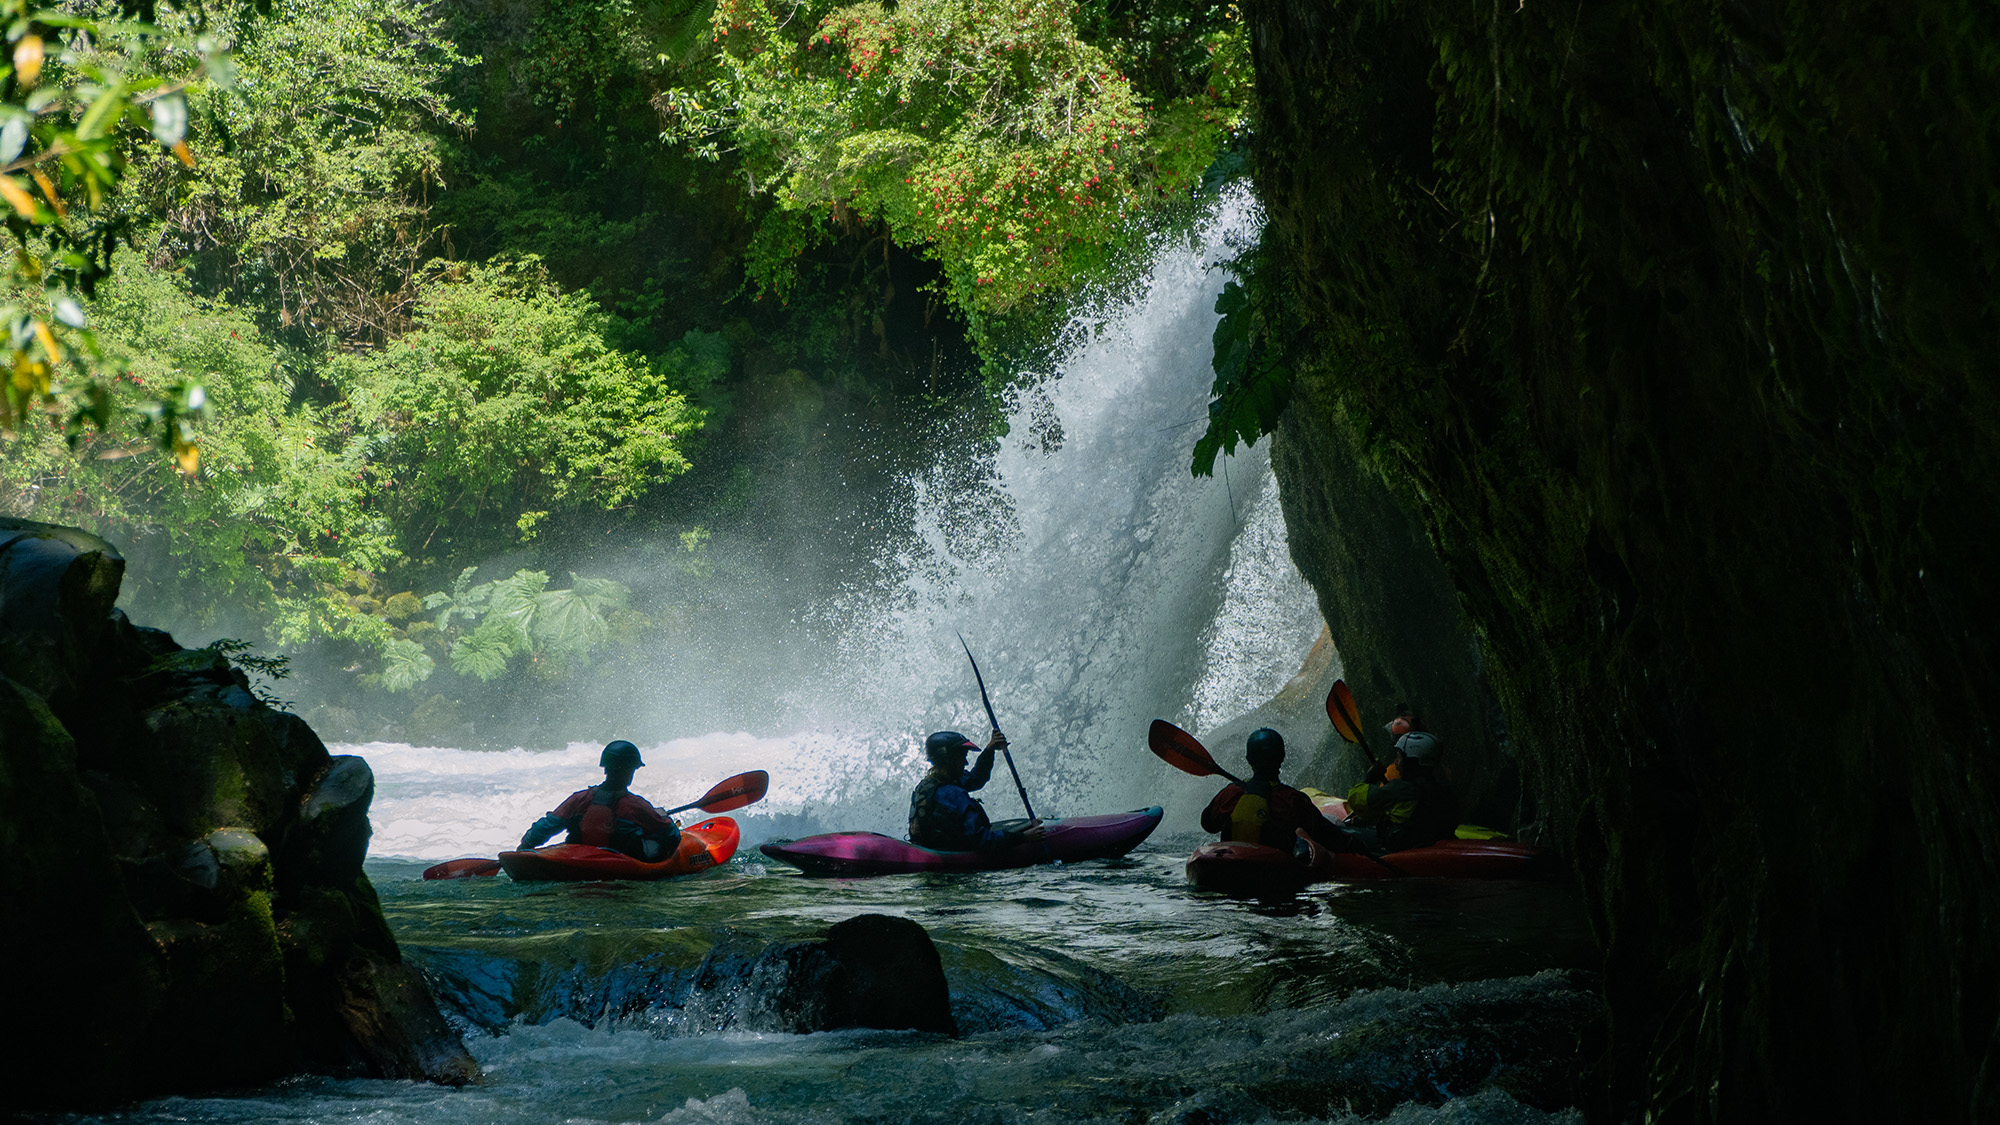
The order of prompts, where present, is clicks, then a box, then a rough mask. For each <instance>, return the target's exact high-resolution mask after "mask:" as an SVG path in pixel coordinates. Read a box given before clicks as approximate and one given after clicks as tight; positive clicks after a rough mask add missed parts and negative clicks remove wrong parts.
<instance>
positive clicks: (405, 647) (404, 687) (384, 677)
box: [381, 637, 437, 692]
mask: <svg viewBox="0 0 2000 1125" xmlns="http://www.w3.org/2000/svg"><path fill="white" fill-rule="evenodd" d="M381 652H382V672H381V683H382V690H384V691H392V692H394V691H408V690H410V689H411V688H413V687H416V686H417V685H418V684H420V683H422V682H424V681H425V680H427V679H429V678H430V675H431V669H433V668H435V667H436V666H437V665H436V663H435V662H433V661H432V660H431V657H430V654H429V653H427V652H425V651H424V646H422V645H420V644H418V643H417V642H415V641H413V640H410V639H409V638H407V637H392V638H390V639H389V640H387V641H384V642H383V643H382V649H381Z"/></svg>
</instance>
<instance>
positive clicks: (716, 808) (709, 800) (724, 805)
mask: <svg viewBox="0 0 2000 1125" xmlns="http://www.w3.org/2000/svg"><path fill="white" fill-rule="evenodd" d="M770 787H771V775H770V774H768V773H765V772H764V771H763V770H751V771H750V772H749V773H739V774H737V775H736V776H735V777H732V778H729V779H728V780H726V781H719V782H717V783H716V785H715V788H713V789H711V790H709V791H708V792H707V793H705V794H703V795H702V798H701V800H700V801H699V802H698V803H697V805H696V807H697V808H699V809H701V811H703V812H728V811H729V810H730V809H740V808H742V807H743V806H745V805H754V804H756V803H757V802H759V801H761V800H763V799H764V791H765V790H767V789H769V788H770Z"/></svg>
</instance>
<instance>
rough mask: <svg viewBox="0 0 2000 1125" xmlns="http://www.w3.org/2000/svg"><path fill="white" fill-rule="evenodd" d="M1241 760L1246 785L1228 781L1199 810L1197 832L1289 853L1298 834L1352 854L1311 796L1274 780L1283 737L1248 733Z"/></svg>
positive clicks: (1265, 730) (1268, 730) (1281, 759)
mask: <svg viewBox="0 0 2000 1125" xmlns="http://www.w3.org/2000/svg"><path fill="white" fill-rule="evenodd" d="M1243 756H1244V757H1245V758H1246V759H1248V760H1249V762H1250V780H1248V781H1245V782H1231V783H1230V784H1229V785H1228V786H1227V787H1225V788H1224V789H1223V790H1222V792H1220V793H1217V794H1216V795H1215V799H1214V800H1212V801H1210V802H1209V803H1208V807H1207V808H1205V809H1203V810H1201V827H1202V831H1204V832H1216V833H1220V834H1221V836H1222V839H1223V840H1225V841H1233V842H1235V843H1239V844H1262V845H1264V846H1265V847H1268V848H1281V849H1283V850H1285V851H1288V852H1289V851H1291V850H1293V846H1294V845H1295V844H1296V843H1297V842H1298V833H1299V830H1300V829H1304V830H1305V833H1306V835H1308V836H1311V837H1312V838H1313V839H1315V840H1317V841H1319V842H1320V843H1321V844H1323V845H1325V846H1326V847H1329V848H1332V849H1333V850H1335V851H1343V852H1351V851H1353V850H1354V849H1355V845H1354V843H1353V842H1352V841H1350V840H1348V839H1347V837H1346V836H1344V835H1343V834H1342V833H1341V831H1340V829H1339V828H1338V827H1337V826H1336V825H1335V824H1334V823H1333V822H1332V821H1330V820H1328V819H1327V818H1326V814H1324V813H1322V812H1320V811H1319V806H1318V805H1315V804H1313V801H1312V798H1311V797H1308V796H1306V795H1305V794H1304V793H1301V792H1299V791H1298V790H1296V789H1294V788H1292V787H1291V786H1289V785H1286V784H1284V783H1283V782H1281V781H1279V780H1278V770H1279V767H1281V766H1283V765H1284V763H1285V736H1284V735H1281V734H1279V733H1278V732H1277V731H1274V730H1272V729H1271V728H1270V727H1260V728H1258V729H1257V730H1254V731H1251V732H1250V737H1249V739H1247V740H1246V741H1245V742H1244V744H1243Z"/></svg>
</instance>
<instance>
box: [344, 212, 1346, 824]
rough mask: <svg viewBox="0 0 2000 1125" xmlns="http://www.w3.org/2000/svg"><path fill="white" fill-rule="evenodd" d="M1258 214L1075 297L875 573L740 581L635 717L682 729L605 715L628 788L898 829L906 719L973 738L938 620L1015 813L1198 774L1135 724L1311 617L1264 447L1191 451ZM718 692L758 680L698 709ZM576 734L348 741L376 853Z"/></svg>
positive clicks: (1243, 703)
mask: <svg viewBox="0 0 2000 1125" xmlns="http://www.w3.org/2000/svg"><path fill="white" fill-rule="evenodd" d="M1260 222H1261V216H1260V214H1259V213H1258V211H1257V208H1256V205H1255V203H1254V201H1253V200H1252V199H1251V198H1250V196H1249V193H1248V192H1247V191H1244V190H1240V189H1239V190H1235V191H1232V192H1230V193H1228V194H1226V195H1225V196H1224V197H1223V198H1222V199H1221V200H1220V201H1219V202H1218V203H1217V205H1216V206H1215V208H1214V210H1213V213H1212V215H1211V216H1210V217H1209V218H1208V220H1207V221H1206V222H1205V223H1203V224H1201V225H1200V227H1199V228H1198V229H1197V230H1196V232H1195V233H1194V235H1193V237H1191V238H1189V237H1185V236H1184V237H1183V238H1182V239H1181V240H1180V241H1179V242H1178V243H1176V244H1163V245H1160V246H1157V247H1155V248H1154V252H1153V265H1152V268H1151V270H1150V273H1149V276H1148V278H1147V279H1146V281H1145V282H1144V283H1143V284H1142V285H1139V286H1138V287H1137V289H1136V292H1134V293H1133V294H1130V295H1127V296H1125V297H1123V298H1122V299H1119V300H1117V301H1106V302H1102V303H1099V304H1097V305H1095V306H1093V307H1087V308H1085V309H1083V310H1082V311H1080V312H1079V313H1078V314H1077V315H1076V317H1075V319H1074V320H1073V322H1072V324H1071V329H1070V335H1069V346H1068V347H1067V348H1066V349H1064V351H1063V353H1062V359H1061V361H1060V362H1059V363H1058V364H1057V367H1056V370H1054V371H1052V372H1049V373H1047V374H1046V375H1045V376H1044V377H1042V378H1039V379H1035V380H1027V381H1024V382H1023V384H1022V388H1021V389H1020V390H1019V391H1017V392H1016V393H1015V395H1014V397H1013V399H1012V401H1011V403H1010V408H1009V411H1008V417H1007V432H1006V434H1005V436H1003V437H1000V438H998V439H997V440H989V441H985V442H983V443H982V442H968V443H963V444H960V443H944V444H943V445H941V447H940V448H939V449H938V451H937V456H936V459H935V461H934V462H933V463H932V464H931V465H930V466H929V468H928V469H926V470H925V471H923V472H920V473H918V474H915V475H914V476H913V477H911V478H910V479H908V480H907V481H906V482H905V486H906V495H905V500H906V504H905V505H904V510H903V511H902V512H901V513H900V514H901V515H902V517H903V518H901V519H898V520H895V521H886V522H887V523H888V524H889V525H890V526H889V530H888V531H887V533H886V537H885V539H884V540H883V541H882V542H881V543H880V544H879V546H878V547H877V548H876V549H875V551H874V553H873V564H872V566H871V568H870V570H871V573H869V574H866V575H863V576H859V577H854V576H850V577H848V578H847V579H846V580H844V581H842V582H840V583H838V584H837V585H835V586H833V587H832V588H830V589H826V590H822V591H814V592H812V593H811V594H810V595H808V596H807V597H806V598H805V600H804V602H803V605H804V610H803V611H801V610H800V609H799V604H800V603H797V602H789V603H784V604H782V605H778V606H777V608H773V606H774V604H775V603H774V602H773V596H772V595H771V594H770V592H769V591H768V590H765V589H760V588H757V587H755V585H754V584H746V586H745V588H744V589H743V590H742V591H741V593H740V595H739V596H737V597H735V598H734V599H732V600H731V602H730V603H729V604H731V605H734V606H738V607H740V610H741V613H742V614H743V615H744V620H745V621H746V622H755V624H754V625H749V624H746V625H744V626H743V627H741V628H739V629H736V630H734V632H736V633H741V634H746V635H750V636H753V637H755V638H756V639H757V641H758V647H757V648H756V649H754V650H751V649H747V648H745V649H733V650H731V651H729V652H718V651H713V650H704V651H701V652H699V653H696V654H692V655H690V656H688V657H686V658H685V659H681V660H679V661H677V662H675V663H674V665H673V666H672V667H671V668H668V667H664V666H663V667H662V668H661V670H660V672H659V675H658V677H657V678H656V679H655V680H654V681H652V682H651V683H649V685H648V690H651V691H653V692H654V693H656V694H657V696H658V697H659V699H660V700H661V702H660V704H659V705H658V707H659V710H658V721H657V725H658V726H659V727H662V728H666V729H668V730H672V729H676V728H678V729H679V730H681V731H683V732H685V733H682V734H681V735H680V736H678V737H674V736H669V737H666V738H655V739H653V740H650V741H649V740H648V739H647V738H646V737H645V736H644V733H643V732H635V733H633V734H631V735H629V737H632V738H633V739H634V741H637V742H639V744H640V745H641V746H642V747H643V748H644V750H645V755H646V759H647V764H648V768H647V770H646V771H644V772H642V773H641V774H640V775H639V779H638V782H637V783H636V784H635V788H636V789H638V790H639V791H640V792H642V793H645V794H646V795H647V796H649V797H651V798H653V799H654V800H656V801H658V802H660V803H662V804H669V803H679V802H681V801H685V800H690V799H692V798H693V797H694V796H697V795H699V794H700V792H701V791H702V790H703V789H705V788H706V787H707V786H708V785H709V784H711V783H712V782H714V781H716V780H719V779H720V778H721V777H723V776H725V775H726V774H728V773H732V772H735V771H738V770H742V769H752V768H764V769H768V770H770V771H771V775H772V787H771V794H770V797H769V798H768V799H767V802H766V804H765V805H764V806H761V808H762V809H764V810H766V812H767V814H769V813H777V814H788V815H790V816H792V817H793V818H794V822H793V827H794V829H796V828H797V827H798V826H800V825H803V826H804V827H806V828H812V829H832V828H865V829H874V830H878V831H886V832H894V833H897V834H900V831H901V827H902V821H903V819H904V814H905V801H906V795H907V793H908V790H909V788H910V787H911V786H912V785H913V784H914V783H915V781H916V779H917V778H918V777H919V776H920V775H921V774H922V772H923V768H924V767H923V764H922V759H921V754H920V749H919V747H920V744H921V742H922V739H923V737H924V735H925V734H926V733H927V732H929V731H932V730H938V729H947V728H950V729H957V730H960V731H963V732H965V733H966V734H968V735H971V736H973V737H974V738H978V739H980V740H981V741H983V740H984V735H985V732H986V729H987V725H988V724H987V720H986V716H985V713H984V711H983V709H982V707H981V705H980V700H979V694H978V690H977V688H976V687H975V686H974V683H973V678H972V674H971V672H970V670H969V669H968V667H967V663H966V658H965V652H964V650H963V649H961V648H960V645H959V640H958V634H960V633H963V635H964V637H965V640H966V641H967V643H969V644H970V645H971V647H972V651H973V653H974V654H975V655H976V656H977V657H978V659H979V664H980V668H981V670H982V671H983V672H984V674H985V677H986V683H987V687H988V688H989V690H990V691H991V693H992V697H993V705H994V708H995V710H996V712H997V714H998V717H999V719H1000V722H1001V724H1002V726H1003V728H1004V729H1005V730H1006V731H1007V733H1008V736H1009V738H1010V739H1011V741H1012V743H1013V746H1014V757H1015V760H1016V761H1017V763H1018V764H1019V766H1020V769H1021V773H1022V778H1023V780H1024V782H1026V784H1027V786H1028V789H1029V793H1030V796H1031V797H1032V798H1033V800H1034V802H1035V811H1036V812H1038V813H1040V814H1041V815H1043V816H1061V815H1080V814H1084V813H1089V812H1103V811H1113V810H1117V809H1124V808H1130V807H1135V806H1138V805H1144V804H1151V803H1169V802H1167V801H1166V800H1165V798H1164V796H1163V795H1165V794H1173V795H1176V796H1178V797H1181V798H1185V797H1186V796H1187V795H1188V794H1191V793H1192V792H1194V791H1195V789H1201V788H1204V783H1195V782H1192V780H1191V779H1187V778H1185V777H1180V776H1178V775H1171V772H1170V771H1168V770H1167V768H1166V767H1165V766H1163V765H1161V764H1160V763H1159V762H1157V761H1156V760H1154V759H1153V758H1152V757H1151V756H1150V754H1148V752H1147V751H1146V749H1145V730H1146V726H1147V723H1148V722H1149V721H1150V720H1152V719H1154V718H1168V719H1172V720H1174V721H1177V722H1180V723H1182V724H1183V725H1188V726H1191V727H1194V728H1196V729H1200V728H1203V727H1206V726H1209V725H1212V724H1214V723H1218V722H1221V721H1224V720H1226V719H1228V718H1230V717H1232V716H1234V715H1236V714H1240V713H1241V712H1243V711H1246V710H1248V709H1250V708H1251V707H1254V706H1256V705H1257V704H1259V703H1261V702H1263V701H1264V700H1265V699H1268V698H1269V697H1270V696H1271V695H1272V694H1274V693H1275V692H1276V691H1277V690H1278V688H1280V687H1281V686H1283V685H1284V683H1285V682H1286V680H1287V679H1288V678H1289V677H1290V676H1291V675H1292V674H1293V673H1294V672H1295V671H1297V670H1298V667H1299V664H1300V662H1301V660H1302V659H1303V658H1304V656H1305V654H1306V652H1307V650H1308V649H1309V648H1310V646H1311V643H1312V641H1313V639H1314V637H1315V635H1316V634H1317V633H1318V631H1319V615H1318V610H1317V607H1316V605H1315V603H1314V600H1313V596H1312V593H1311V591H1310V589H1309V588H1308V587H1307V586H1306V585H1305V583H1304V581H1303V579H1301V578H1300V576H1299V575H1298V573H1297V571H1296V570H1295V569H1294V568H1293V567H1292V564H1291V561H1290V558H1289V556H1288V555H1287V553H1286V549H1285V539H1284V528H1283V521H1282V518H1281V516H1280V514H1279V510H1278V503H1277V495H1276V486H1275V482H1274V481H1273V479H1272V476H1271V471H1270V466H1269V462H1268V456H1267V446H1266V445H1265V444H1259V445H1258V446H1255V447H1252V448H1250V449H1247V450H1241V449H1240V450H1239V451H1238V452H1237V454H1236V455H1235V456H1233V457H1230V458H1226V459H1224V460H1223V461H1222V462H1220V463H1219V464H1218V466H1217V472H1216V475H1215V476H1213V477H1210V478H1195V477H1193V476H1191V475H1190V474H1189V472H1188V460H1189V453H1190V450H1191V447H1192V446H1193V443H1194V440H1195V438H1196V437H1197V436H1198V435H1199V433H1200V426H1201V425H1202V423H1203V422H1204V421H1205V419H1206V417H1207V402H1208V392H1209V387H1210V384H1211V382H1212V379H1213V375H1212V374H1211V372H1210V370H1209V365H1208V359H1209V354H1210V342H1209V341H1210V335H1211V334H1212V332H1213V330H1214V327H1215V322H1216V314H1215V313H1214V312H1213V306H1214V302H1215V297H1216V294H1217V293H1218V292H1220V290H1221V287H1222V284H1223V282H1224V281H1225V280H1226V278H1225V271H1224V270H1223V269H1222V268H1221V263H1223V262H1226V261H1227V260H1228V259H1229V258H1230V257H1231V256H1233V254H1234V252H1235V248H1236V247H1240V246H1241V245H1242V244H1243V242H1244V241H1245V240H1247V239H1249V238H1251V237H1253V236H1254V234H1255V232H1256V229H1257V227H1258V225H1259V223H1260ZM800 507H801V508H802V509H809V508H810V505H809V504H801V505H800ZM801 519H805V520H809V519H810V516H809V515H804V516H802V517H801ZM801 534H805V535H810V534H812V529H810V528H807V529H805V531H803V532H801ZM752 570H753V568H752V567H750V566H749V565H748V564H746V565H745V566H743V567H740V568H733V572H735V573H739V574H742V575H748V574H750V573H752ZM765 577H766V579H767V580H768V576H765ZM744 580H745V581H746V583H747V579H744ZM776 650H783V651H782V652H777V651H776ZM774 652H775V653H776V654H775V655H774ZM767 668H772V669H777V670H776V671H766V670H765V669H767ZM720 699H729V700H745V699H749V700H755V701H757V702H756V705H755V706H754V707H745V706H743V705H742V704H740V703H738V704H737V705H736V706H735V708H734V709H733V710H732V709H729V708H723V709H721V710H718V709H717V708H716V707H715V706H713V703H714V701H715V700H720ZM704 701H706V702H707V703H708V704H709V705H708V706H704ZM690 723H692V724H694V727H695V729H694V730H689V726H690ZM718 727H724V728H726V729H717V728H718ZM597 745H598V744H596V743H583V742H579V743H577V744H574V745H572V746H570V747H569V748H568V749H567V750H564V751H559V752H543V753H531V752H527V751H513V752H509V753H490V752H489V753H471V752H465V751H456V750H441V749H425V748H414V747H405V746H398V745H393V744H380V743H377V744H370V745H369V746H366V747H362V748H358V750H357V752H360V753H363V754H365V755H366V756H367V757H368V758H369V760H370V762H371V763H372V764H373V765H374V766H375V768H376V771H377V776H378V795H377V798H376V812H375V824H376V837H375V844H374V848H375V852H376V854H378V855H406V856H432V855H446V854H459V853H461V852H480V851H489V850H491V849H494V848H498V847H505V846H511V843H512V841H513V840H514V838H516V837H517V836H518V835H519V833H520V831H521V829H522V828H523V827H524V826H525V825H526V824H527V823H528V822H529V821H531V820H532V819H533V818H534V817H535V816H536V815H537V814H539V813H540V812H541V811H543V810H545V809H546V808H548V807H550V806H551V805H553V804H554V802H555V801H557V800H559V799H560V798H561V797H562V796H563V795H564V794H566V793H567V792H569V791H570V790H571V789H574V788H577V787H579V786H581V785H584V784H588V783H589V782H591V781H592V780H594V778H595V775H596V770H595V763H596V751H597ZM1191 787H1192V788H1191ZM1011 789H1012V783H1011V781H1010V780H1008V779H1007V777H1006V771H1005V767H1004V766H1002V767H1000V768H999V769H998V770H996V778H995V781H994V784H992V785H990V786H989V787H988V788H987V789H986V791H985V793H984V794H983V797H984V799H985V801H986V804H987V807H988V809H989V810H990V811H991V813H992V815H994V816H995V817H996V818H999V817H1006V816H1018V815H1021V813H1020V804H1019V801H1018V799H1017V798H1016V797H1015V796H1014V795H1013V793H1012V792H1011ZM1181 803H1183V804H1184V803H1185V801H1184V800H1183V801H1182V802H1181ZM751 811H752V812H756V811H757V810H751ZM1169 827H1170V828H1171V827H1173V825H1172V824H1171V823H1170V826H1169ZM1181 827H1185V825H1182V826H1181ZM751 834H752V836H753V837H754V835H755V833H754V831H753V832H752V833H751Z"/></svg>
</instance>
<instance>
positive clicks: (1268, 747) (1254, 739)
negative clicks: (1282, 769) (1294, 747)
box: [1243, 727, 1285, 769]
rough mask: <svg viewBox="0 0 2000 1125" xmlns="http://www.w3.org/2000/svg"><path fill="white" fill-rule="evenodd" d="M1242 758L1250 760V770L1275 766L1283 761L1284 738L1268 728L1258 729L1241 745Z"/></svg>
mask: <svg viewBox="0 0 2000 1125" xmlns="http://www.w3.org/2000/svg"><path fill="white" fill-rule="evenodd" d="M1243 756H1244V757H1245V758H1248V759H1249V760H1250V768H1251V769H1256V768H1258V767H1259V766H1264V765H1273V766H1275V765H1277V764H1278V763H1279V762H1282V761H1284V760H1285V736H1284V735H1282V734H1279V733H1278V732H1277V731H1274V730H1272V729H1271V728H1270V727H1258V728H1257V729H1256V730H1253V731H1251V732H1250V738H1249V740H1248V741H1246V742H1245V743H1244V744H1243Z"/></svg>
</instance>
